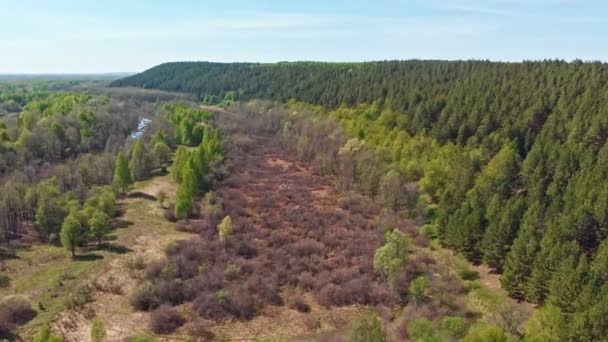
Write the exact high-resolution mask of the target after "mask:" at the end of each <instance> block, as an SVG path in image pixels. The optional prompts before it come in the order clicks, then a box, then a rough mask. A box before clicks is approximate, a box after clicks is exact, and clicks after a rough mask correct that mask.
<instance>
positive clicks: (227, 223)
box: [217, 216, 232, 243]
mask: <svg viewBox="0 0 608 342" xmlns="http://www.w3.org/2000/svg"><path fill="white" fill-rule="evenodd" d="M217 230H218V234H219V238H220V241H222V242H224V243H226V241H228V239H229V238H230V234H232V218H231V217H230V216H226V217H224V219H223V220H222V222H220V224H219V225H218V226H217Z"/></svg>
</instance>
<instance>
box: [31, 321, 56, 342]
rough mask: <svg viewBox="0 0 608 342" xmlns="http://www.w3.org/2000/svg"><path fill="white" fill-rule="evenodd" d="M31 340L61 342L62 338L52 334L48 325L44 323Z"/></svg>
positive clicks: (35, 341) (34, 341)
mask: <svg viewBox="0 0 608 342" xmlns="http://www.w3.org/2000/svg"><path fill="white" fill-rule="evenodd" d="M33 342H63V338H61V337H60V336H57V335H55V334H53V331H51V328H50V327H49V326H48V325H44V326H42V327H41V328H40V330H38V333H37V334H36V335H35V336H34V339H33Z"/></svg>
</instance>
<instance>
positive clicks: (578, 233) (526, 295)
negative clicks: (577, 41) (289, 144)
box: [113, 61, 608, 340]
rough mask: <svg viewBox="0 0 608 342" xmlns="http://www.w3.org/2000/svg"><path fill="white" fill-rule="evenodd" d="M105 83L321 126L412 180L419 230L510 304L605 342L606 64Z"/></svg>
mask: <svg viewBox="0 0 608 342" xmlns="http://www.w3.org/2000/svg"><path fill="white" fill-rule="evenodd" d="M113 85H114V86H136V87H143V88H158V89H162V90H167V91H180V92H187V93H192V94H195V95H197V96H199V97H200V98H201V100H204V102H207V103H211V104H213V103H218V102H220V101H222V100H230V101H232V100H251V99H267V100H273V101H278V102H284V103H285V102H289V101H291V103H292V104H293V103H294V101H297V102H299V103H300V104H297V105H295V104H294V105H293V108H299V109H302V108H308V109H314V110H315V111H317V112H322V113H324V114H326V115H327V116H329V117H332V118H334V119H335V120H337V121H338V122H340V123H341V124H342V125H343V126H344V127H346V128H347V130H348V131H349V132H350V133H351V134H352V136H354V137H357V138H358V139H360V140H364V141H365V142H366V143H368V144H370V145H371V146H374V147H375V148H376V149H377V150H378V152H379V153H380V154H381V155H382V156H383V158H385V159H386V160H387V161H389V162H390V163H392V165H393V166H394V168H395V169H396V170H398V171H399V173H400V174H401V175H402V176H403V177H404V178H405V179H406V180H408V181H417V182H418V184H419V185H420V188H421V189H422V191H423V194H422V195H421V196H420V197H419V199H418V205H417V206H418V211H419V212H420V213H421V216H422V222H421V223H423V224H424V225H423V227H422V230H423V231H424V232H425V233H426V234H427V235H429V236H430V237H436V238H438V239H439V240H440V241H441V243H442V244H443V245H445V246H447V247H450V248H452V249H454V250H456V251H458V252H460V253H462V254H463V255H465V256H466V257H467V258H469V259H470V260H472V261H476V262H483V263H485V264H487V265H489V266H490V267H492V268H494V269H495V270H496V271H498V272H501V273H502V277H501V281H502V284H503V286H504V288H505V289H506V290H507V291H508V292H509V293H510V295H511V296H513V297H515V298H520V299H526V300H528V301H531V302H535V303H545V304H547V306H550V307H551V308H556V309H557V311H550V312H552V314H554V315H560V316H559V317H562V318H563V319H564V320H567V321H568V323H569V324H570V325H569V327H570V329H569V330H570V334H571V335H570V337H571V338H573V339H574V340H594V339H597V338H602V337H605V335H604V333H605V329H606V326H608V318H607V317H608V312H607V310H608V309H607V308H608V285H607V281H608V239H607V237H608V144H607V141H606V140H607V138H608V65H607V64H603V63H583V62H581V61H574V62H571V63H567V62H563V61H542V62H523V63H494V62H486V61H457V62H443V61H387V62H371V63H312V62H298V63H277V64H247V63H242V64H218V63H203V62H200V63H199V62H183V63H167V64H163V65H160V66H157V67H154V68H152V69H150V70H148V71H146V72H144V73H141V74H138V75H134V76H131V77H128V78H125V79H121V80H118V81H115V82H114V83H113ZM302 103H303V104H302ZM357 176H358V177H367V176H369V175H367V174H359V175H357ZM370 177H371V176H370ZM370 181H374V179H371V180H370ZM363 190H364V189H363ZM369 195H371V196H372V197H373V196H374V195H375V194H373V193H370V194H369ZM551 319H552V320H553V321H559V319H558V318H555V317H552V318H551Z"/></svg>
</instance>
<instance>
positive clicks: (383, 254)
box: [374, 229, 410, 283]
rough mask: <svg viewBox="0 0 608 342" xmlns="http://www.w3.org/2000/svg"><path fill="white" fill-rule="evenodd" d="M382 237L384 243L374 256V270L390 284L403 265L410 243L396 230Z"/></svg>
mask: <svg viewBox="0 0 608 342" xmlns="http://www.w3.org/2000/svg"><path fill="white" fill-rule="evenodd" d="M384 237H385V239H386V243H385V244H384V246H382V247H380V248H378V250H376V253H375V254H374V269H375V270H376V271H377V272H379V273H380V274H381V275H382V276H383V277H385V278H386V279H388V280H389V282H391V283H392V281H393V280H394V279H395V278H396V276H397V274H398V272H399V271H400V270H401V267H402V266H403V265H404V264H405V261H406V258H407V253H408V248H409V245H410V241H409V239H408V237H407V236H406V235H405V234H404V233H402V232H401V231H399V230H397V229H393V230H390V231H387V232H386V234H385V235H384Z"/></svg>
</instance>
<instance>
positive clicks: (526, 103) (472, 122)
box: [113, 61, 608, 146]
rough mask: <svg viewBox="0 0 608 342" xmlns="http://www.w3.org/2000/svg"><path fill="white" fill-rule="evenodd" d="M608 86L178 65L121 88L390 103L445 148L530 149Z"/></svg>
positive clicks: (554, 74) (527, 75) (359, 69)
mask: <svg viewBox="0 0 608 342" xmlns="http://www.w3.org/2000/svg"><path fill="white" fill-rule="evenodd" d="M607 81H608V65H606V64H601V63H581V62H573V63H566V62H560V61H547V62H526V63H493V62H484V61H467V62H443V61H388V62H371V63H315V62H293V63H276V64H251V63H236V64H222V63H207V62H178V63H167V64H162V65H159V66H156V67H154V68H152V69H150V70H147V71H145V72H143V73H141V74H137V75H134V76H131V77H127V78H124V79H121V80H117V81H115V82H114V83H113V85H114V86H136V87H143V88H157V89H162V90H170V91H182V92H187V93H192V94H195V95H198V96H200V97H201V99H202V98H203V97H204V96H205V95H214V96H217V97H219V98H223V97H224V96H225V94H226V93H228V92H230V91H236V93H237V96H238V98H239V99H240V100H248V99H252V98H256V99H270V100H277V101H281V102H284V101H287V100H289V99H296V100H299V101H303V102H306V103H311V104H316V105H322V106H324V107H327V108H336V107H337V106H339V105H341V104H346V105H349V106H352V105H355V104H359V103H373V102H374V101H378V100H380V101H387V102H389V103H388V104H389V106H390V108H391V109H393V110H395V111H397V112H401V113H407V116H404V117H402V118H400V120H399V121H400V122H399V123H400V124H401V125H402V126H403V127H404V128H405V129H407V130H408V132H409V133H410V134H414V133H416V132H419V131H420V130H421V129H426V130H429V131H430V132H432V135H433V136H434V137H436V138H438V139H440V140H457V141H458V142H461V143H463V142H465V141H466V140H467V139H468V138H470V137H471V136H472V135H477V136H478V138H483V137H484V136H486V135H488V134H489V133H491V132H492V131H495V130H497V129H506V130H509V132H505V133H507V135H508V136H510V137H513V138H514V137H518V138H520V144H524V143H526V141H527V144H528V146H529V145H530V143H531V141H530V138H531V137H530V135H533V134H534V133H536V132H538V131H539V130H540V128H541V127H542V125H543V123H544V121H545V119H547V117H548V116H549V114H550V113H551V112H553V111H554V110H555V109H556V106H557V104H558V100H560V99H561V100H562V101H565V103H564V104H566V105H569V104H572V101H574V99H573V98H572V97H573V96H580V95H582V93H584V92H585V93H586V94H588V95H592V92H597V94H603V93H604V91H605V88H606V86H607ZM596 97H599V96H596ZM528 131H530V132H528ZM526 139H527V140H526Z"/></svg>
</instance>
